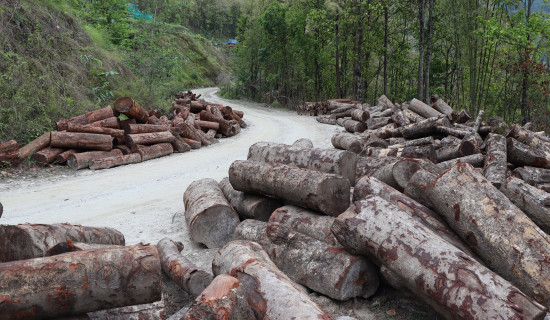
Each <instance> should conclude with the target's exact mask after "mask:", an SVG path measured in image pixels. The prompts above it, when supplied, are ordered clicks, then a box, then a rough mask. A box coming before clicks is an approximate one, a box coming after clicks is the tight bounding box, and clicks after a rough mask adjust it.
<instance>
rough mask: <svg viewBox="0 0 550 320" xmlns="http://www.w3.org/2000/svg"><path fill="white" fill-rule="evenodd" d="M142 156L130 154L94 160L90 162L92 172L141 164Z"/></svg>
mask: <svg viewBox="0 0 550 320" xmlns="http://www.w3.org/2000/svg"><path fill="white" fill-rule="evenodd" d="M140 162H141V155H139V153H130V154H125V155H119V156H114V157H105V158H99V159H93V160H91V161H90V165H89V168H90V170H98V169H109V168H113V167H118V166H122V165H126V164H132V163H140Z"/></svg>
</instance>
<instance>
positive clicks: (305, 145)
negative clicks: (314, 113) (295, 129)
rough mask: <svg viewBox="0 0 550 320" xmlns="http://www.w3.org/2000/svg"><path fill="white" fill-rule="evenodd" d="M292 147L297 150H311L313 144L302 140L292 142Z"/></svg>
mask: <svg viewBox="0 0 550 320" xmlns="http://www.w3.org/2000/svg"><path fill="white" fill-rule="evenodd" d="M292 146H293V147H298V148H313V142H312V141H311V140H310V139H307V138H302V139H298V140H296V141H294V143H293V144H292Z"/></svg>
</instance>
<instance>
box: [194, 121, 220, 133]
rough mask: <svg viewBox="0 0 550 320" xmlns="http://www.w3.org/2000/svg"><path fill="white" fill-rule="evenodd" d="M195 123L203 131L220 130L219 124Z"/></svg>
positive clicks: (208, 122)
mask: <svg viewBox="0 0 550 320" xmlns="http://www.w3.org/2000/svg"><path fill="white" fill-rule="evenodd" d="M195 123H196V124H198V125H199V127H200V128H201V129H203V130H204V129H214V130H216V131H217V130H218V129H219V128H220V124H219V123H218V122H210V121H201V120H195Z"/></svg>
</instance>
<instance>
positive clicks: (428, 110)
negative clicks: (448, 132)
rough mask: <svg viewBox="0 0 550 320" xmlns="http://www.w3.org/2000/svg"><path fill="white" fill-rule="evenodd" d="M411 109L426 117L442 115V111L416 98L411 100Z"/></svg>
mask: <svg viewBox="0 0 550 320" xmlns="http://www.w3.org/2000/svg"><path fill="white" fill-rule="evenodd" d="M409 110H412V111H414V112H416V113H418V114H419V115H421V116H422V117H424V118H432V117H439V116H440V115H441V112H439V111H437V110H435V109H434V108H432V107H430V106H429V105H427V104H425V103H424V102H422V101H420V100H418V99H416V98H415V99H412V100H411V104H410V105H409Z"/></svg>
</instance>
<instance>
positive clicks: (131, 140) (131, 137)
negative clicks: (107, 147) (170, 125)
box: [125, 131, 175, 146]
mask: <svg viewBox="0 0 550 320" xmlns="http://www.w3.org/2000/svg"><path fill="white" fill-rule="evenodd" d="M125 137H126V144H128V145H129V146H133V145H136V144H140V145H144V146H148V145H152V144H157V143H164V142H169V143H171V142H172V141H174V139H175V138H174V136H173V135H172V133H171V132H170V131H161V132H149V133H135V134H127V135H126V136H125Z"/></svg>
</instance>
